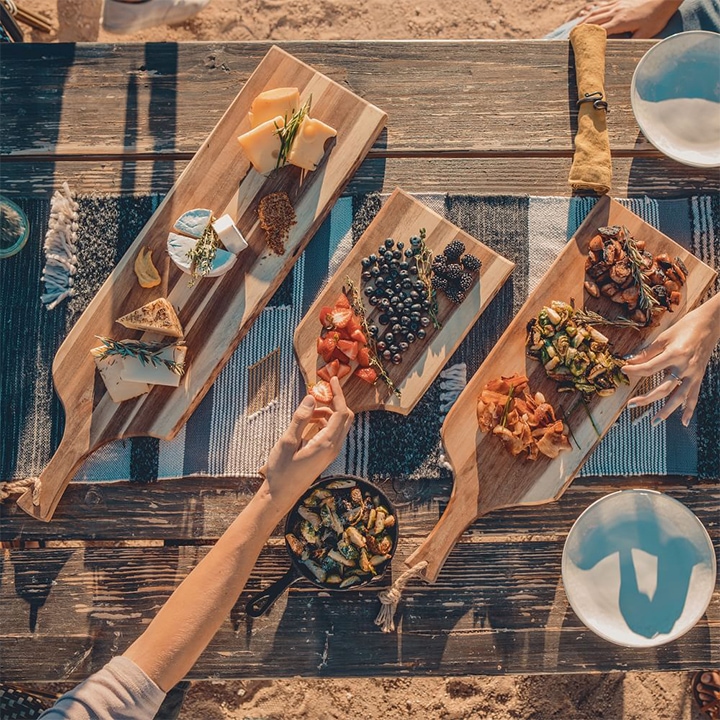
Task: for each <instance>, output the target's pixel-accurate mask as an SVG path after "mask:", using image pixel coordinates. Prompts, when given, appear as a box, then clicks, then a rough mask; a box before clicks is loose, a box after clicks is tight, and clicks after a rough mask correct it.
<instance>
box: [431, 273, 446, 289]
mask: <svg viewBox="0 0 720 720" xmlns="http://www.w3.org/2000/svg"><path fill="white" fill-rule="evenodd" d="M431 282H432V286H433V287H434V288H435V289H436V290H444V289H445V288H446V287H447V284H448V281H447V278H444V277H443V276H442V275H436V274H435V273H433V276H432V281H431Z"/></svg>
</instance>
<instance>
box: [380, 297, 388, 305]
mask: <svg viewBox="0 0 720 720" xmlns="http://www.w3.org/2000/svg"><path fill="white" fill-rule="evenodd" d="M380 307H384V308H389V307H390V301H389V300H388V299H387V298H386V297H384V298H381V299H380Z"/></svg>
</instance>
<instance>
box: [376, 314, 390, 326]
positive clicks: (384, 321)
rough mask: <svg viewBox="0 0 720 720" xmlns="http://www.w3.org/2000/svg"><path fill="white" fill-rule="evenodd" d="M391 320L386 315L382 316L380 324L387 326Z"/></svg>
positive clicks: (379, 320)
mask: <svg viewBox="0 0 720 720" xmlns="http://www.w3.org/2000/svg"><path fill="white" fill-rule="evenodd" d="M389 320H390V318H389V317H388V316H387V315H386V314H385V313H383V314H382V315H380V317H379V318H378V322H379V323H380V324H381V325H387V324H388V321H389Z"/></svg>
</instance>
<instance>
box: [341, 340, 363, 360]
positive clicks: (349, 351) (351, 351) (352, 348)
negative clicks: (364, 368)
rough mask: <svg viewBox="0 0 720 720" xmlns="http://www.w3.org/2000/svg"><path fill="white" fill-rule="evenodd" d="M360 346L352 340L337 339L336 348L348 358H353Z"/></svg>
mask: <svg viewBox="0 0 720 720" xmlns="http://www.w3.org/2000/svg"><path fill="white" fill-rule="evenodd" d="M359 349H360V346H359V345H358V344H357V343H356V342H355V341H354V340H338V350H340V351H341V352H342V353H343V355H345V357H347V358H348V360H354V359H355V358H356V357H357V354H358V350H359Z"/></svg>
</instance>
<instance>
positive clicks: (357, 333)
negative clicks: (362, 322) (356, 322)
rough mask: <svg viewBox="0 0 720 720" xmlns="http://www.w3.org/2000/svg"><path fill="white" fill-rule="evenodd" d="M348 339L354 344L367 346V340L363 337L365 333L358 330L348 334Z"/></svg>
mask: <svg viewBox="0 0 720 720" xmlns="http://www.w3.org/2000/svg"><path fill="white" fill-rule="evenodd" d="M350 337H351V338H352V339H353V340H355V342H358V343H360V345H361V346H363V345H367V338H366V337H365V333H364V332H363V331H362V330H361V329H360V328H357V329H355V330H353V331H352V332H351V333H350Z"/></svg>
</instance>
